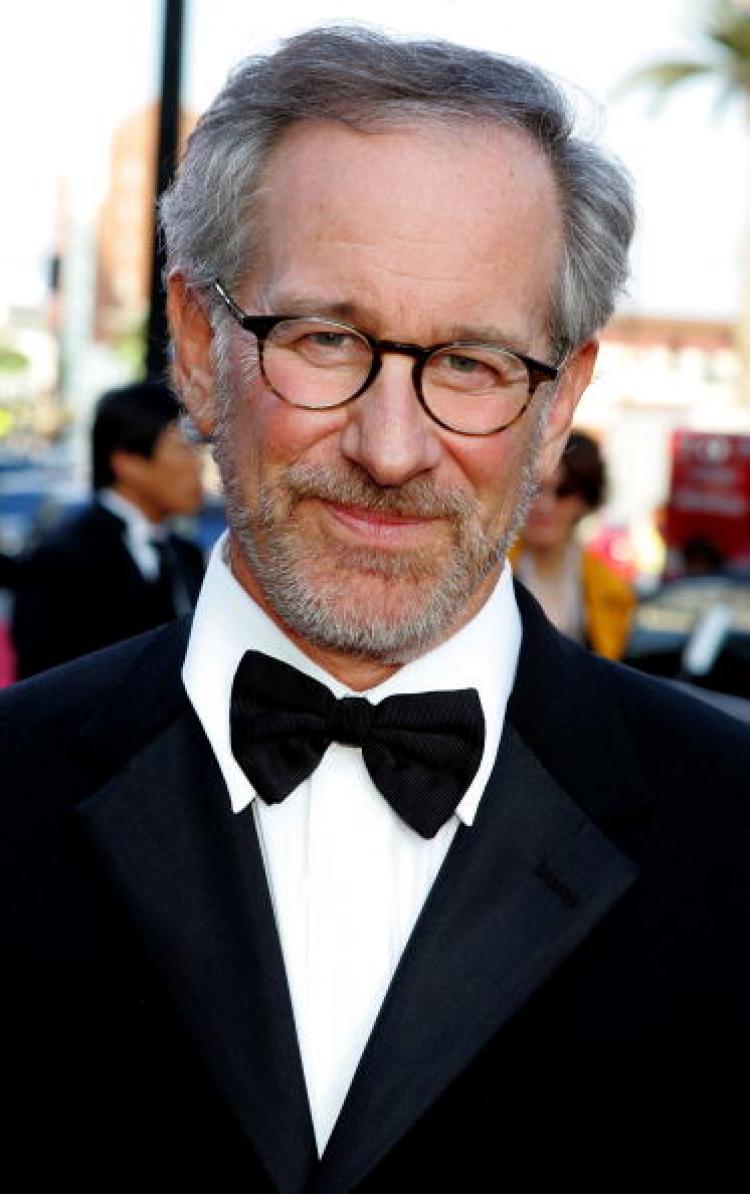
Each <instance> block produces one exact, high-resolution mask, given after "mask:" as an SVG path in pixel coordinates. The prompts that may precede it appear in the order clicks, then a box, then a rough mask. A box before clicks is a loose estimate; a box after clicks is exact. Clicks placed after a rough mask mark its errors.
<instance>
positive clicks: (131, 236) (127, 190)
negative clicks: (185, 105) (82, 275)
mask: <svg viewBox="0 0 750 1194" xmlns="http://www.w3.org/2000/svg"><path fill="white" fill-rule="evenodd" d="M158 115H159V108H158V104H156V103H153V104H150V105H149V106H148V107H147V108H143V109H141V111H139V112H135V113H134V114H133V115H132V116H129V117H128V118H127V119H126V120H125V121H124V122H123V123H122V124H121V125H120V126H119V127H118V128H117V129H116V130H115V132H114V135H113V137H112V148H111V154H110V170H109V185H108V188H107V193H106V195H105V197H104V201H103V203H102V206H101V211H100V216H99V228H98V236H97V247H98V270H97V303H96V336H97V338H101V339H105V340H106V339H110V338H113V337H115V338H116V337H119V336H122V335H123V334H127V333H128V332H130V331H132V329H133V328H134V327H136V326H137V325H139V324H142V323H143V321H144V320H145V318H146V315H147V306H148V301H149V292H150V285H151V253H152V243H153V230H154V219H155V211H156V201H155V197H154V179H155V173H156V144H157V140H156V139H157V134H158ZM194 123H195V116H194V114H192V113H190V112H187V111H186V112H183V114H182V116H181V120H180V126H181V129H180V132H181V140H182V141H183V142H184V140H185V139H186V138H187V136H188V134H189V132H190V129H191V128H192V127H193V124H194Z"/></svg>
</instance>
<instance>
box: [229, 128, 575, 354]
mask: <svg viewBox="0 0 750 1194" xmlns="http://www.w3.org/2000/svg"><path fill="white" fill-rule="evenodd" d="M264 183H265V185H264V190H263V198H262V201H261V206H260V216H261V229H262V231H261V239H262V245H263V249H262V253H261V256H260V258H259V260H258V264H257V265H256V267H255V269H254V272H253V276H252V278H251V279H249V280H248V282H249V287H250V290H251V291H255V297H256V299H257V298H258V297H261V298H263V299H265V300H266V302H267V304H268V305H273V304H276V308H275V309H276V310H280V309H281V308H279V306H278V303H279V302H282V301H283V300H284V299H285V298H287V299H295V298H297V297H298V296H301V297H302V298H305V297H308V296H309V297H310V298H315V299H318V300H319V301H328V300H330V301H331V302H339V303H348V304H349V305H350V306H352V308H353V309H361V310H362V311H364V312H367V313H372V316H373V319H374V320H375V321H376V322H378V323H379V324H380V325H381V326H380V327H379V328H378V329H376V330H379V331H380V332H381V333H383V334H385V331H386V328H385V325H387V324H389V323H391V322H393V323H398V324H399V327H398V328H395V327H391V328H390V330H391V331H394V332H395V331H398V332H399V334H401V333H403V330H404V329H403V327H402V326H401V325H402V323H403V321H404V320H407V321H408V322H409V326H410V329H411V333H412V334H415V335H416V334H421V335H441V334H443V333H444V332H445V330H446V322H448V323H455V322H459V323H461V324H466V323H468V324H471V322H472V320H473V321H475V322H477V323H478V324H480V325H482V326H484V325H486V324H488V323H493V322H497V321H500V326H503V327H507V328H508V332H509V334H510V333H513V334H517V335H519V336H520V338H521V339H523V338H524V329H526V331H527V332H528V337H533V336H536V335H537V334H538V333H539V330H540V328H542V327H544V325H545V321H546V314H547V310H548V302H549V295H550V291H551V287H552V284H553V281H554V277H555V273H556V269H557V262H558V258H559V249H560V243H561V234H560V217H559V211H558V203H557V195H556V188H555V184H554V179H553V177H552V173H551V170H550V168H549V165H548V163H547V161H546V159H545V158H544V157H543V156H542V154H541V152H540V151H539V150H538V149H537V148H536V147H535V146H534V145H533V143H532V142H531V141H530V139H529V138H528V137H527V136H526V135H525V134H524V133H522V132H519V131H518V130H513V129H509V128H504V127H501V126H499V125H497V124H490V123H480V122H472V123H468V122H464V123H461V124H457V125H453V126H447V127H446V126H440V127H438V126H436V125H434V124H419V125H412V126H408V127H400V128H397V129H388V130H380V131H375V132H361V131H356V130H353V129H351V128H349V127H346V126H343V125H339V124H335V123H332V122H310V123H307V124H302V125H297V126H295V127H294V128H293V129H292V130H291V131H290V132H289V133H288V134H287V135H286V137H285V139H284V140H283V142H282V143H281V145H280V146H279V147H278V148H277V149H276V151H275V152H274V154H273V156H272V158H271V160H270V161H269V163H268V165H267V168H266V173H265V178H264ZM417 324H418V325H419V328H417ZM528 337H527V338H528Z"/></svg>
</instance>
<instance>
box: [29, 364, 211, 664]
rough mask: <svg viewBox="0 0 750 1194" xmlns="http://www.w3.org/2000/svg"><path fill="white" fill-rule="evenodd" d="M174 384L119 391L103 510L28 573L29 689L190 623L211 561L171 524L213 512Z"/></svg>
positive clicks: (102, 424) (109, 417) (100, 449)
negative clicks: (90, 657)
mask: <svg viewBox="0 0 750 1194" xmlns="http://www.w3.org/2000/svg"><path fill="white" fill-rule="evenodd" d="M178 420H179V407H178V405H177V403H176V401H175V399H174V397H173V395H172V393H171V391H170V390H169V389H168V388H167V386H166V385H164V384H163V383H162V382H158V381H145V382H137V383H135V384H134V385H129V386H125V387H123V388H122V389H117V390H111V391H110V392H109V393H107V394H105V395H104V396H103V397H102V398H101V399H100V401H99V403H98V404H97V408H96V414H95V417H94V422H93V427H92V458H93V461H92V462H93V485H94V500H93V501H92V502H91V503H90V505H88V506H87V507H86V508H85V509H84V510H82V511H81V512H80V513H77V514H76V515H75V516H74V517H72V518H70V519H67V520H66V521H64V522H63V523H62V524H61V525H59V526H55V527H54V528H53V529H52V530H51V531H50V532H48V534H47V535H46V536H45V537H44V538H43V539H42V541H41V542H40V543H39V544H37V545H36V547H35V549H34V550H33V551H32V552H31V554H30V555H29V556H28V558H27V559H26V560H25V561H24V563H23V566H22V568H21V569H20V578H21V583H20V584H19V588H18V595H17V598H16V603H15V609H14V615H13V642H14V645H15V649H16V655H17V671H18V675H19V677H20V678H25V677H27V676H32V675H34V674H35V673H36V672H41V671H44V670H45V669H46V668H50V667H53V666H54V665H55V664H58V663H63V662H65V661H66V660H68V659H75V658H77V656H79V655H85V654H87V653H88V652H90V651H95V650H98V649H99V648H100V647H106V646H109V645H110V644H111V643H116V642H119V641H120V640H121V639H124V638H130V637H131V636H132V635H135V634H140V633H141V632H142V631H144V630H150V629H151V628H152V627H154V626H159V625H161V624H162V623H163V622H169V621H171V620H172V619H173V618H174V617H175V616H177V615H180V614H185V613H188V612H189V611H190V610H192V609H193V608H194V606H195V600H196V598H197V595H198V590H199V589H200V584H201V579H202V577H203V560H202V556H201V552H200V550H199V549H198V548H197V547H196V546H195V545H194V544H193V543H191V542H190V541H189V540H187V539H185V538H184V537H183V536H180V535H176V534H174V533H173V532H170V530H169V525H168V520H169V519H170V518H171V517H172V516H174V515H178V514H194V513H195V511H196V510H197V509H198V508H199V507H200V504H201V500H202V495H203V491H202V484H201V460H200V456H199V455H198V452H197V450H196V449H195V447H194V446H193V445H192V444H190V443H189V442H188V441H187V440H186V439H185V437H184V436H183V434H182V431H181V429H180V424H179V421H178Z"/></svg>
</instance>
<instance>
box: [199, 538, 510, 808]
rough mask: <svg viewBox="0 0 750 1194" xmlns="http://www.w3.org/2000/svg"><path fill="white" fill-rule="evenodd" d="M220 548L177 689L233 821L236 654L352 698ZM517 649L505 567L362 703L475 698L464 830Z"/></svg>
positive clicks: (244, 787)
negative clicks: (479, 744)
mask: <svg viewBox="0 0 750 1194" xmlns="http://www.w3.org/2000/svg"><path fill="white" fill-rule="evenodd" d="M226 543H227V535H226V534H225V535H223V536H222V538H221V539H220V540H219V541H218V543H217V544H216V546H215V547H214V549H213V552H212V553H211V558H210V560H209V564H208V569H207V571H206V576H205V579H204V581H203V586H202V588H201V592H200V596H199V598H198V604H197V607H196V611H195V617H194V620H193V626H192V631H191V634H190V641H189V643H188V649H187V654H186V656H185V663H184V665H183V670H182V679H183V683H184V685H185V690H186V692H187V695H188V698H189V700H190V702H191V704H192V705H193V708H194V709H195V712H196V714H197V715H198V718H199V720H200V722H201V724H202V726H203V729H204V730H205V733H206V736H207V737H208V740H209V742H210V744H211V747H212V749H213V752H214V755H215V756H216V760H217V762H218V764H219V767H220V768H221V771H222V774H223V776H224V780H225V782H226V785H227V788H228V790H229V796H230V800H231V802H232V808H233V810H234V811H235V812H240V811H241V810H242V809H244V808H245V807H246V806H247V805H248V804H249V803H250V801H251V800H252V799H253V798H254V796H255V792H254V791H253V789H252V787H251V785H250V784H249V783H248V781H247V779H246V777H245V774H244V772H243V771H242V769H241V768H240V766H239V764H238V763H237V761H236V760H235V758H234V755H233V754H232V749H231V744H230V735H229V702H230V694H231V689H232V682H233V680H234V674H235V672H236V670H237V666H238V664H239V662H240V660H241V658H242V656H243V654H244V653H245V651H247V650H248V649H250V648H252V649H253V650H256V651H263V652H265V654H267V655H271V656H273V657H275V658H276V659H280V660H282V661H283V662H284V663H288V664H290V665H291V666H292V667H295V668H297V669H298V670H299V671H301V672H304V673H305V674H307V675H309V676H312V677H313V678H314V679H316V680H319V681H321V683H323V684H326V685H327V686H328V688H329V689H330V690H331V692H333V694H334V696H336V697H341V696H347V695H352V693H351V690H350V689H348V688H347V687H346V685H345V684H342V683H341V682H340V681H339V680H336V679H335V678H334V677H333V676H330V675H329V674H328V673H327V672H325V671H324V670H323V669H322V668H321V667H319V666H318V665H317V664H316V663H314V662H313V661H312V660H311V659H309V658H308V657H307V656H306V655H304V654H303V653H302V651H300V649H299V648H298V647H297V646H296V645H295V644H294V643H293V642H292V641H291V639H289V638H287V636H286V635H285V634H284V633H283V631H282V630H281V629H280V628H279V627H278V626H277V625H276V624H275V623H274V622H272V621H271V619H270V618H269V617H268V616H267V614H265V613H264V612H263V610H262V609H261V608H260V607H259V606H258V605H257V604H256V602H255V601H253V599H252V598H251V597H250V596H249V594H248V593H246V592H245V590H244V589H243V588H242V587H241V586H240V584H239V583H238V582H237V580H236V579H235V577H234V576H233V574H232V572H231V570H230V568H229V565H228V563H227V561H226V553H225V547H226ZM219 611H220V612H219ZM520 646H521V619H520V615H519V613H518V607H517V605H516V600H515V595H514V593H513V583H512V578H511V572H510V568H509V566H508V565H507V564H506V566H505V568H504V569H503V572H502V575H501V577H500V580H499V581H498V583H497V585H496V586H495V589H494V591H493V593H492V595H491V596H490V598H489V600H488V601H487V602H486V603H485V605H484V606H483V607H482V609H481V610H480V611H479V613H478V614H476V615H475V617H474V618H472V620H471V621H470V622H468V623H467V624H466V625H465V626H463V627H462V628H461V629H460V630H459V631H458V632H457V633H456V634H454V635H453V636H452V637H451V638H449V639H446V641H445V642H442V643H440V644H439V645H438V646H437V647H435V648H433V650H431V651H429V652H427V654H425V655H422V656H421V657H420V658H418V659H415V660H413V661H412V662H411V663H408V664H405V665H404V666H403V667H402V668H400V669H399V670H398V671H397V672H395V673H394V674H393V675H392V676H390V677H389V678H388V679H387V680H385V681H384V682H383V683H382V684H379V685H377V687H375V688H371V689H369V690H368V692H367V698H368V700H371V701H373V702H374V703H378V702H379V701H381V700H383V699H384V698H385V697H387V696H393V695H394V694H396V693H407V692H435V691H441V690H445V689H455V688H476V690H477V692H478V693H479V699H480V701H481V704H482V709H483V711H484V717H485V743H484V753H483V755H482V761H481V763H480V765H479V768H478V770H477V773H476V775H475V777H474V779H473V781H472V783H471V785H470V787H469V788H468V789H467V791H466V793H465V794H464V796H463V798H462V800H461V802H460V804H459V805H458V807H457V809H456V816H457V817H458V818H459V819H460V820H461V821H462V822H463V823H464V824H466V825H471V824H472V823H473V821H474V818H475V816H476V812H477V808H478V806H479V801H480V799H481V796H482V793H483V791H484V789H485V786H486V784H487V780H488V779H489V776H490V772H491V770H492V767H493V765H494V762H495V757H496V755H497V751H498V747H499V745H500V736H501V734H502V729H503V723H504V720H505V708H506V705H507V702H508V697H509V696H510V691H511V688H512V687H513V682H514V679H515V674H516V666H517V664H518V653H519V650H520Z"/></svg>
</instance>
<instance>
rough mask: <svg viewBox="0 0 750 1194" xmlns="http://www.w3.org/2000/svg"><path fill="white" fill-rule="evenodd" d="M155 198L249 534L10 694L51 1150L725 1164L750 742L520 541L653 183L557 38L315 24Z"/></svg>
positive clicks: (22, 1091)
mask: <svg viewBox="0 0 750 1194" xmlns="http://www.w3.org/2000/svg"><path fill="white" fill-rule="evenodd" d="M163 215H164V225H165V231H166V237H167V244H168V251H169V288H170V295H169V298H170V317H171V322H172V331H173V338H174V346H175V375H176V380H177V382H178V384H179V388H180V391H181V393H182V395H183V398H184V401H185V403H186V405H187V406H188V409H189V411H190V413H191V415H192V417H193V419H194V421H195V422H196V424H197V425H198V427H199V429H200V430H201V431H202V432H203V434H204V435H205V436H206V437H207V438H210V439H212V440H213V442H214V445H215V451H216V455H217V459H218V461H219V465H220V468H221V471H222V476H223V480H224V484H225V488H226V494H227V504H228V514H229V523H230V530H229V534H228V536H227V537H226V538H225V539H224V540H223V541H222V542H221V543H220V544H219V545H218V546H217V548H216V549H215V551H214V553H213V556H212V559H211V562H210V565H209V569H208V572H207V576H206V580H205V582H204V586H203V589H202V591H201V595H200V598H199V603H198V607H197V610H196V614H195V617H194V619H193V621H192V624H190V625H188V624H175V625H174V626H172V627H169V628H167V629H166V630H160V631H157V632H154V633H152V634H149V635H146V636H144V637H142V638H140V639H138V640H136V641H135V642H133V643H127V644H123V645H121V646H119V647H116V648H113V649H112V650H110V651H108V652H105V653H103V654H101V655H99V656H97V657H95V658H93V659H91V660H85V661H81V662H79V663H76V664H72V665H70V666H69V667H68V668H66V669H64V670H62V671H58V672H56V673H55V674H54V677H49V678H46V677H39V678H38V679H35V680H32V681H31V682H29V683H28V684H25V685H20V686H19V687H18V689H17V691H16V692H15V693H14V694H11V695H9V696H7V697H6V698H5V699H4V700H3V701H1V702H0V715H1V716H2V732H3V734H4V741H5V744H6V749H7V750H8V754H9V758H10V762H9V764H8V767H7V769H6V787H7V791H8V797H7V798H6V800H4V802H3V805H2V810H3V813H4V815H5V818H6V824H5V830H4V834H3V841H4V843H5V849H6V858H5V860H4V861H5V866H4V871H3V873H4V874H5V876H6V880H5V881H6V883H7V884H8V888H7V889H6V891H5V892H4V893H3V895H2V899H0V907H2V908H3V910H4V912H6V914H8V925H7V930H6V938H5V940H6V945H5V957H6V960H9V961H10V964H9V965H8V966H6V978H5V980H4V982H3V984H2V997H3V999H4V1001H5V1008H4V1011H3V1015H2V1023H3V1025H4V1026H5V1027H7V1029H8V1033H7V1037H8V1039H7V1042H6V1045H5V1048H4V1074H5V1078H6V1083H8V1089H9V1092H10V1094H11V1098H10V1100H7V1101H9V1102H10V1106H11V1114H12V1128H11V1130H10V1132H9V1140H10V1143H11V1146H12V1148H13V1149H14V1150H18V1151H19V1153H20V1155H21V1156H22V1157H23V1158H24V1164H25V1166H26V1173H27V1174H33V1175H34V1176H36V1177H39V1176H43V1177H45V1178H46V1179H47V1180H52V1179H53V1178H54V1177H56V1176H58V1175H59V1174H60V1173H62V1172H64V1173H71V1174H73V1175H75V1177H76V1178H77V1181H78V1185H79V1187H80V1186H81V1185H83V1186H84V1187H85V1188H102V1186H105V1187H107V1186H108V1185H110V1184H112V1182H114V1181H116V1180H118V1179H121V1178H123V1177H124V1176H125V1175H126V1174H127V1176H128V1178H129V1179H130V1180H131V1181H132V1180H134V1179H138V1180H140V1181H142V1182H146V1183H149V1182H153V1181H156V1180H159V1181H164V1182H166V1183H167V1188H177V1186H178V1185H181V1184H182V1183H183V1182H186V1181H193V1182H195V1181H206V1182H211V1184H212V1187H213V1188H214V1189H220V1190H228V1189H234V1188H235V1187H237V1188H241V1189H247V1190H252V1191H271V1190H280V1191H283V1192H284V1194H301V1192H302V1191H310V1192H313V1191H314V1192H316V1194H344V1192H345V1191H348V1190H353V1189H357V1190H362V1191H372V1192H374V1191H389V1192H390V1191H400V1190H404V1189H428V1190H451V1191H453V1190H456V1189H458V1190H471V1191H474V1190H485V1189H487V1190H495V1189H503V1190H504V1189H510V1190H517V1189H526V1188H530V1189H536V1188H537V1186H541V1184H542V1183H547V1182H549V1181H550V1180H552V1179H556V1180H559V1179H561V1178H562V1179H564V1180H568V1181H570V1182H571V1184H573V1185H574V1186H575V1188H578V1189H597V1190H600V1189H601V1188H602V1187H605V1188H606V1187H608V1186H616V1185H617V1183H618V1181H619V1180H622V1179H623V1178H624V1177H625V1176H627V1177H628V1178H629V1179H630V1180H631V1182H632V1181H633V1180H635V1179H638V1180H640V1178H641V1177H642V1176H643V1174H644V1173H645V1174H647V1175H648V1176H650V1178H651V1179H652V1180H654V1181H656V1180H659V1181H665V1182H666V1181H670V1182H671V1183H672V1184H673V1185H675V1186H679V1185H680V1184H681V1183H682V1182H683V1181H687V1180H688V1179H693V1180H694V1179H695V1178H696V1175H698V1174H700V1175H701V1176H706V1175H707V1174H708V1175H711V1176H712V1177H713V1179H714V1180H715V1181H717V1180H718V1181H720V1180H721V1176H720V1175H721V1173H722V1171H723V1169H724V1167H725V1166H730V1167H731V1165H732V1164H735V1163H737V1161H738V1159H739V1160H741V1158H742V1155H743V1150H744V1132H743V1131H742V1121H743V1107H742V1100H741V1099H740V1098H739V1096H738V1094H737V1091H738V1087H739V1085H740V1084H741V1083H742V1082H744V1078H745V1075H746V1070H747V1064H748V1048H747V1043H748V1018H749V1013H748V1008H749V1007H750V1001H749V1000H748V996H750V990H749V987H750V982H749V975H748V963H747V951H746V949H745V939H746V935H747V930H748V921H749V920H750V909H749V902H748V894H749V892H748V879H747V868H746V839H747V823H748V815H747V800H746V780H745V778H744V776H745V775H746V773H747V768H748V764H750V748H749V746H748V739H747V735H746V732H745V731H744V729H743V728H742V727H740V726H739V725H738V724H736V723H733V722H731V721H729V720H727V719H724V718H722V717H721V716H719V715H718V714H715V713H714V712H712V711H708V710H706V709H704V708H703V707H701V706H700V705H698V704H697V703H695V702H693V701H692V700H690V699H688V698H685V697H682V696H679V695H677V694H674V693H673V692H672V690H671V689H669V688H666V687H664V686H662V685H660V684H658V683H656V682H654V681H652V680H649V679H645V678H642V677H638V676H636V675H635V674H633V673H629V672H628V671H627V670H626V669H623V668H619V667H617V666H615V665H611V664H609V663H607V662H605V661H603V660H599V659H596V658H594V657H592V656H589V655H588V654H587V653H586V652H584V651H583V650H582V649H581V648H579V647H577V646H575V645H574V644H572V643H568V642H566V641H565V640H563V639H562V638H561V637H560V636H559V635H558V634H557V633H556V632H555V631H554V630H552V628H551V627H550V626H549V624H548V623H547V622H546V621H545V619H544V617H543V616H542V614H541V613H540V611H539V610H538V607H536V605H535V604H534V602H533V601H532V600H531V599H530V598H529V597H528V595H527V594H525V593H524V591H523V590H522V589H519V590H518V591H514V588H513V584H512V581H511V577H510V574H509V570H508V568H507V566H505V563H504V557H505V552H506V549H507V546H508V544H509V542H510V540H511V539H512V536H513V533H514V531H515V530H516V529H517V528H518V527H519V525H520V524H521V521H522V519H523V514H524V511H525V509H526V507H527V505H528V502H529V500H530V499H531V496H532V495H533V492H534V488H535V484H536V482H537V481H538V479H539V478H542V477H547V478H549V477H551V476H552V475H553V473H554V470H555V467H556V464H557V460H558V458H559V453H560V450H561V447H562V445H563V443H564V442H565V438H566V435H567V432H568V428H569V425H570V421H571V418H572V416H573V412H574V410H575V406H576V402H577V401H578V399H579V397H580V395H581V392H582V391H583V389H584V387H585V385H586V383H587V381H588V379H589V377H590V374H591V370H592V367H593V363H594V359H595V355H596V332H597V330H598V329H599V328H600V327H601V325H602V324H603V323H604V322H605V320H606V319H607V318H608V316H609V314H610V312H611V308H612V303H613V301H614V296H615V293H616V290H617V288H618V286H619V285H620V284H621V283H622V281H623V279H624V276H625V262H626V253H627V247H628V242H629V239H630V234H631V231H632V201H631V197H630V192H629V187H628V183H627V180H626V178H625V177H624V175H623V174H622V172H621V170H620V169H619V168H618V167H617V166H616V165H614V164H613V163H612V162H610V161H609V160H608V158H607V157H606V155H604V154H602V153H601V152H600V151H599V150H598V149H597V148H596V147H595V146H593V145H591V144H590V143H588V142H585V141H582V140H580V139H579V138H577V137H574V136H573V134H572V131H571V126H570V119H569V114H568V110H567V107H566V104H565V101H564V99H563V97H562V96H561V95H560V93H559V91H558V89H557V88H556V87H555V86H554V85H553V84H552V83H551V82H550V81H549V80H548V79H547V78H546V77H545V76H544V75H542V74H541V73H540V72H537V71H536V70H534V69H533V68H531V67H527V66H525V65H524V64H521V63H518V62H515V61H512V60H506V59H502V58H496V57H494V56H492V55H488V54H484V53H481V52H478V51H471V50H466V49H462V48H459V47H453V46H449V45H445V44H442V43H435V44H433V43H415V44H406V45H403V44H399V43H394V42H392V41H389V40H388V39H387V38H383V37H380V36H378V35H375V34H371V33H368V32H366V31H362V30H357V29H352V28H347V29H345V30H336V29H330V30H318V31H312V32H310V33H308V34H303V35H301V36H300V37H298V38H295V39H293V40H292V41H291V42H289V43H287V45H285V46H284V47H282V48H281V50H280V51H278V52H277V53H276V54H274V55H271V56H269V57H268V58H265V59H258V60H254V61H249V62H247V63H244V64H242V66H241V67H239V68H238V69H237V71H236V72H235V73H234V74H233V76H232V78H231V79H230V81H229V83H228V84H227V86H226V88H225V89H224V91H223V92H222V94H221V95H220V97H219V98H218V99H217V101H216V102H215V104H214V105H213V106H212V108H211V109H210V111H209V112H208V113H207V115H206V116H205V117H204V118H203V120H202V121H201V122H200V124H199V125H198V128H197V130H196V132H195V133H194V134H193V136H192V139H191V142H190V145H189V148H188V151H187V157H186V160H185V163H184V165H183V167H182V171H181V174H180V177H179V179H178V181H177V183H176V184H175V187H174V189H173V190H172V191H171V193H170V194H169V195H168V197H167V199H166V201H165V203H164V208H163ZM180 669H181V670H180ZM363 694H366V696H363Z"/></svg>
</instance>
